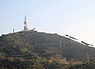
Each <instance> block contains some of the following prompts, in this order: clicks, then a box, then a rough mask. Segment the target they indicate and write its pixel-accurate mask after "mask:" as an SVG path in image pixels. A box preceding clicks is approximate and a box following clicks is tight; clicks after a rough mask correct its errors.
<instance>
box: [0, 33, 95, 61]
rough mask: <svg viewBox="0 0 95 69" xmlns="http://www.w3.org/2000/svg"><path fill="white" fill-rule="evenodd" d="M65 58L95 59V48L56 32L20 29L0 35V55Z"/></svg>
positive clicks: (73, 59)
mask: <svg viewBox="0 0 95 69" xmlns="http://www.w3.org/2000/svg"><path fill="white" fill-rule="evenodd" d="M33 55H38V56H39V57H41V58H51V57H54V58H66V59H67V60H68V61H71V60H72V61H87V60H88V59H89V60H94V59H95V48H93V47H89V46H86V45H83V44H81V43H79V42H76V41H74V40H71V39H69V38H66V37H65V36H61V35H58V34H50V33H45V32H33V31H21V32H17V33H10V34H7V35H2V36H1V37H0V56H6V57H24V58H31V56H33Z"/></svg>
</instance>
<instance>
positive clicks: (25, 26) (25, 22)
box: [24, 16, 28, 31]
mask: <svg viewBox="0 0 95 69" xmlns="http://www.w3.org/2000/svg"><path fill="white" fill-rule="evenodd" d="M24 31H28V28H27V21H26V16H25V21H24Z"/></svg>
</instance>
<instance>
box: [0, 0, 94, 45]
mask: <svg viewBox="0 0 95 69" xmlns="http://www.w3.org/2000/svg"><path fill="white" fill-rule="evenodd" d="M25 12H26V17H27V23H28V28H29V29H32V28H36V29H37V30H38V31H41V32H47V33H58V34H60V35H65V34H68V35H70V36H73V37H75V38H77V39H79V40H82V41H85V42H87V43H90V44H93V45H94V47H95V31H94V30H95V0H0V35H2V34H8V33H12V31H13V29H15V32H18V31H21V30H23V28H24V27H23V26H24V18H25Z"/></svg>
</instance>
